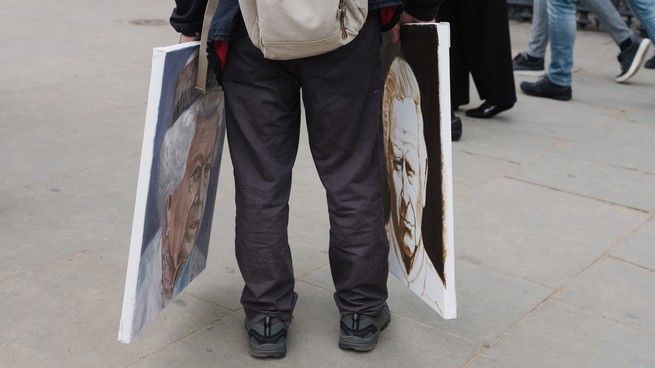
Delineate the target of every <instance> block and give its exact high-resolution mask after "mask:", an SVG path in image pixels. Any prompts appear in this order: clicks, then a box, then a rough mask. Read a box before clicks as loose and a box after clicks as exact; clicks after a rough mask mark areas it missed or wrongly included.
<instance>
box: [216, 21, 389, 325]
mask: <svg viewBox="0 0 655 368" xmlns="http://www.w3.org/2000/svg"><path fill="white" fill-rule="evenodd" d="M240 27H243V25H240ZM241 31H243V29H241ZM237 33H238V32H237ZM241 33H242V32H241ZM379 47H380V24H379V15H378V14H377V12H372V14H370V15H369V19H368V21H367V22H366V25H365V26H364V28H363V29H362V30H361V33H360V34H359V35H358V36H357V37H356V38H355V40H353V41H352V42H351V43H350V44H348V45H346V46H344V47H341V48H339V49H337V50H335V51H332V52H328V53H326V54H323V55H319V56H315V57H309V58H303V59H296V60H290V61H271V60H267V59H264V58H263V56H262V54H261V52H260V51H259V50H258V49H257V48H255V46H253V44H252V42H251V41H250V39H249V38H248V37H247V36H243V37H238V39H235V40H233V41H231V43H230V50H229V54H228V57H227V62H226V64H225V69H224V71H223V87H224V90H225V99H226V118H227V136H228V142H229V147H230V154H231V157H232V163H233V166H234V177H235V184H236V208H237V214H236V241H235V245H236V255H237V261H238V263H239V268H240V270H241V274H242V276H243V278H244V281H245V284H246V285H245V287H244V290H243V294H242V296H241V303H242V304H243V306H244V309H245V312H246V315H247V316H248V318H251V319H256V318H258V316H260V315H269V316H277V317H280V318H283V319H287V320H288V319H290V318H291V313H292V311H293V308H294V305H295V299H296V294H295V292H294V274H293V266H292V262H291V252H290V248H289V243H288V237H287V225H288V220H289V205H288V202H289V193H290V189H291V172H292V167H293V164H294V161H295V158H296V153H297V150H298V139H299V131H300V96H301V94H300V90H301V89H302V99H303V103H304V107H305V110H306V120H307V129H308V132H309V145H310V149H311V152H312V157H313V159H314V163H315V165H316V169H317V171H318V174H319V176H320V178H321V181H322V183H323V186H324V187H325V189H326V191H327V202H328V209H329V216H330V249H329V256H330V267H331V270H332V278H333V281H334V285H335V289H336V293H335V295H334V298H335V301H336V303H337V307H338V308H339V310H340V311H342V312H359V313H363V314H377V313H378V312H379V311H380V310H381V308H382V307H383V305H384V303H385V301H386V298H387V287H386V283H387V274H388V252H389V245H388V242H387V238H386V233H385V230H384V219H383V209H382V199H381V182H382V181H381V179H382V172H383V170H382V169H383V159H382V157H383V150H382V145H381V138H382V137H381V135H382V123H381V108H380V103H381V93H382V87H381V84H382V77H381V71H380V58H379ZM316 194H317V195H319V189H318V188H316ZM299 246H303V244H299Z"/></svg>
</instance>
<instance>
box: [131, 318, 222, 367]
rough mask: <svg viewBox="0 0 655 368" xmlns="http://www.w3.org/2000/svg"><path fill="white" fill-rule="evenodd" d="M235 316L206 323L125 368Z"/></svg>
mask: <svg viewBox="0 0 655 368" xmlns="http://www.w3.org/2000/svg"><path fill="white" fill-rule="evenodd" d="M233 314H234V312H232V313H226V314H225V315H224V316H221V317H219V318H216V319H214V320H213V321H210V322H208V323H206V324H205V325H204V326H201V327H199V328H197V329H195V330H193V331H191V332H189V333H188V334H186V335H184V336H182V337H180V338H179V339H177V340H175V341H173V342H171V343H170V344H168V345H165V346H162V347H161V348H159V349H156V350H154V351H152V352H151V353H149V354H146V355H144V356H142V357H139V358H138V359H137V360H135V361H134V362H132V363H129V364H128V365H126V366H124V368H129V367H132V366H134V365H135V364H137V363H139V362H141V361H143V360H145V359H148V358H150V357H151V356H153V355H155V354H157V353H159V352H160V351H164V350H166V349H168V348H169V347H171V346H174V345H176V344H178V343H179V342H181V341H182V340H185V339H186V338H187V337H190V336H192V335H195V334H197V333H198V332H200V331H202V330H204V329H206V328H207V327H209V326H211V325H213V324H214V323H216V322H218V321H221V320H223V319H226V318H228V317H230V316H232V315H233ZM131 343H134V340H133V341H132V342H131Z"/></svg>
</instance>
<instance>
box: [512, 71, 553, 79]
mask: <svg viewBox="0 0 655 368" xmlns="http://www.w3.org/2000/svg"><path fill="white" fill-rule="evenodd" d="M514 75H521V76H524V77H543V76H545V75H546V71H545V70H514Z"/></svg>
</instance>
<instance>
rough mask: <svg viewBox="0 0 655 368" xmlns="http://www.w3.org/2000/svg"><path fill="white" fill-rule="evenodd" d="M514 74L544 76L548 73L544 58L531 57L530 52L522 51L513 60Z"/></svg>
mask: <svg viewBox="0 0 655 368" xmlns="http://www.w3.org/2000/svg"><path fill="white" fill-rule="evenodd" d="M512 66H513V68H514V74H516V75H525V76H528V77H542V76H544V75H546V70H545V69H544V59H543V58H541V59H540V58H532V59H531V58H529V57H528V53H526V52H522V53H520V54H518V55H516V56H515V57H514V60H513V61H512Z"/></svg>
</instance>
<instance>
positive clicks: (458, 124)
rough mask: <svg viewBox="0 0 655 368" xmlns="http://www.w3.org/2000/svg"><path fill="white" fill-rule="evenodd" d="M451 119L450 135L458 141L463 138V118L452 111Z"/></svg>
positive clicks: (454, 140)
mask: <svg viewBox="0 0 655 368" xmlns="http://www.w3.org/2000/svg"><path fill="white" fill-rule="evenodd" d="M451 116H452V117H451V120H450V135H451V138H452V140H453V142H456V141H458V140H459V139H460V138H462V119H460V118H459V117H458V116H455V113H452V115H451Z"/></svg>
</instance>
